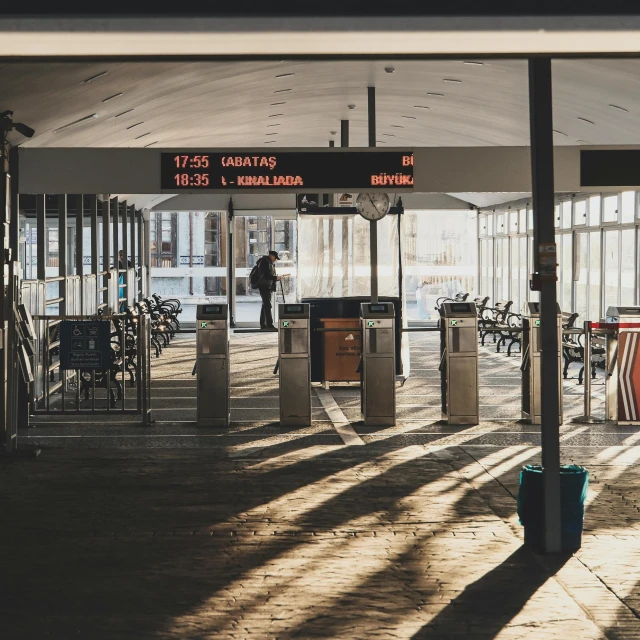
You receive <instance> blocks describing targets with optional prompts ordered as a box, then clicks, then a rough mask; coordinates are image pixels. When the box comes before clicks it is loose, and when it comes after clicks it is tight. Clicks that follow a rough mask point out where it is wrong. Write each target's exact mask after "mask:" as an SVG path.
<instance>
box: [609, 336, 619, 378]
mask: <svg viewBox="0 0 640 640" xmlns="http://www.w3.org/2000/svg"><path fill="white" fill-rule="evenodd" d="M617 361H618V345H617V344H616V346H615V349H614V350H613V355H612V356H611V362H609V366H608V367H607V376H609V377H611V376H612V375H613V370H614V369H615V368H616V363H617Z"/></svg>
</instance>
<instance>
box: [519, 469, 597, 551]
mask: <svg viewBox="0 0 640 640" xmlns="http://www.w3.org/2000/svg"><path fill="white" fill-rule="evenodd" d="M542 479H543V470H542V467H541V466H539V465H531V464H528V465H525V466H524V467H523V468H522V470H521V471H520V490H519V491H518V516H519V517H520V524H522V525H523V526H524V542H525V544H527V545H529V546H531V547H534V548H536V549H541V550H544V486H543V481H542ZM588 488H589V472H588V471H587V470H586V469H585V468H584V467H579V466H578V465H575V464H567V465H562V466H561V467H560V500H561V503H560V505H561V527H562V550H563V551H577V550H578V549H579V548H580V545H581V544H582V524H583V520H584V502H585V500H586V498H587V489H588Z"/></svg>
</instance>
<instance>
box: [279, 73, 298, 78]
mask: <svg viewBox="0 0 640 640" xmlns="http://www.w3.org/2000/svg"><path fill="white" fill-rule="evenodd" d="M293 75H295V74H294V73H279V74H278V75H277V76H276V78H288V77H289V76H293Z"/></svg>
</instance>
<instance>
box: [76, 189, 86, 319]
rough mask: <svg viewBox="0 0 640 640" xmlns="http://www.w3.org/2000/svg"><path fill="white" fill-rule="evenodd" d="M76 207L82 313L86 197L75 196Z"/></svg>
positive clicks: (77, 255) (77, 253)
mask: <svg viewBox="0 0 640 640" xmlns="http://www.w3.org/2000/svg"><path fill="white" fill-rule="evenodd" d="M74 199H75V207H76V255H75V263H76V275H77V276H80V290H79V292H78V293H79V296H80V299H79V301H78V306H79V308H80V311H81V313H82V310H83V309H84V266H83V265H84V196H83V195H82V194H81V193H79V194H77V195H76V196H75V198H74Z"/></svg>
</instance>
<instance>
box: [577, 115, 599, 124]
mask: <svg viewBox="0 0 640 640" xmlns="http://www.w3.org/2000/svg"><path fill="white" fill-rule="evenodd" d="M578 120H582V122H587V123H589V124H595V122H594V121H593V120H587V119H586V118H581V117H580V116H578Z"/></svg>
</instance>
